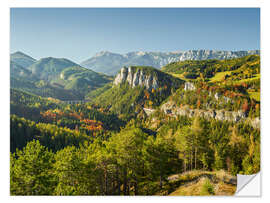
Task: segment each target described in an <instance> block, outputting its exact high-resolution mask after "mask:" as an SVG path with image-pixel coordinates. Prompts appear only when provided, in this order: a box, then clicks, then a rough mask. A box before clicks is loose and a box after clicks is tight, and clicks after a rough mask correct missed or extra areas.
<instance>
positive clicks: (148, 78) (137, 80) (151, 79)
mask: <svg viewBox="0 0 270 203" xmlns="http://www.w3.org/2000/svg"><path fill="white" fill-rule="evenodd" d="M124 82H127V83H128V84H129V85H130V86H132V87H136V86H145V87H146V89H148V90H151V89H157V88H159V86H160V85H159V83H158V78H157V77H156V76H154V75H152V74H147V73H146V72H145V71H144V70H143V69H136V68H132V67H129V68H126V67H123V68H121V70H120V73H118V74H117V75H116V77H115V80H114V82H113V84H114V85H118V84H121V83H124Z"/></svg>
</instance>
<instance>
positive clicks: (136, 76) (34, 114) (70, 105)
mask: <svg viewBox="0 0 270 203" xmlns="http://www.w3.org/2000/svg"><path fill="white" fill-rule="evenodd" d="M48 60H49V61H51V62H46V63H45V62H44V63H43V62H42V61H43V60H41V61H38V63H37V62H35V63H34V64H32V65H31V66H29V67H31V68H29V67H28V68H24V67H22V66H20V65H16V64H13V62H12V65H13V70H14V73H12V75H11V84H12V85H11V87H12V88H11V92H10V93H11V95H10V97H11V98H10V105H11V109H10V111H11V117H10V125H11V138H10V140H11V142H10V157H11V158H10V191H11V195H233V194H234V192H235V190H236V174H239V173H240V174H254V173H257V172H258V171H260V57H259V56H257V55H251V56H245V57H242V58H235V59H230V60H202V61H201V60H192V61H183V62H173V63H171V64H168V65H166V66H165V67H163V68H162V69H161V70H157V69H155V68H153V67H148V66H130V67H123V68H122V69H121V70H120V71H119V72H118V74H117V75H116V77H114V78H112V77H109V76H106V75H103V74H99V73H95V72H93V71H91V70H87V69H85V68H83V67H81V66H78V65H74V64H71V66H70V64H68V65H63V64H66V62H67V61H66V60H64V61H62V60H60V61H61V64H62V65H61V66H59V69H57V67H58V66H57V65H56V64H57V62H58V59H48ZM41 62H42V63H41ZM62 62H63V63H62ZM41 64H42V66H41ZM45 64H46V65H45ZM16 70H20V72H22V73H21V74H20V73H19V72H18V71H16ZM32 71H33V72H32ZM37 72H38V73H39V74H36V73H37ZM40 74H41V75H42V79H41V78H40V77H39V75H40ZM29 78H33V79H29ZM36 78H37V79H36ZM34 84H35V86H33V85H34ZM13 87H16V88H13ZM45 87H46V88H47V90H48V92H50V91H55V92H54V94H49V93H42V91H41V90H42V88H43V89H45ZM56 90H57V91H56ZM76 94H77V95H78V96H77V95H76ZM85 98H87V99H88V101H85V100H84V99H85ZM65 100H66V101H65ZM77 100H79V101H78V102H77ZM72 101H73V102H72Z"/></svg>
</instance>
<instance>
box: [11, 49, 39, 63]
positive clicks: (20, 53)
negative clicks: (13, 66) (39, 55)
mask: <svg viewBox="0 0 270 203" xmlns="http://www.w3.org/2000/svg"><path fill="white" fill-rule="evenodd" d="M11 57H25V58H29V59H32V60H35V61H36V59H34V58H33V57H31V56H29V55H27V54H25V53H23V52H21V51H16V52H14V53H12V54H11Z"/></svg>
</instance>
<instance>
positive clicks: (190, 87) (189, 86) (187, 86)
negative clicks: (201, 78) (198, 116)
mask: <svg viewBox="0 0 270 203" xmlns="http://www.w3.org/2000/svg"><path fill="white" fill-rule="evenodd" d="M184 90H185V91H188V90H190V91H192V90H196V87H195V85H194V84H193V83H191V82H186V83H185V87H184Z"/></svg>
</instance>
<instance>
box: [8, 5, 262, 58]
mask: <svg viewBox="0 0 270 203" xmlns="http://www.w3.org/2000/svg"><path fill="white" fill-rule="evenodd" d="M10 20H11V21H10V23H11V25H10V30H11V32H10V33H11V44H10V49H11V50H10V51H11V52H15V51H22V52H24V53H26V54H29V55H31V56H32V57H34V58H36V59H39V58H42V57H48V56H53V57H64V58H69V59H71V60H73V61H75V62H77V63H79V62H82V61H83V60H85V59H88V58H89V57H91V56H93V55H94V54H95V53H96V52H100V51H104V50H106V51H111V52H116V53H126V52H130V51H177V50H192V49H214V50H253V49H260V10H259V9H258V8H209V9H208V8H173V9H170V8H167V9H164V8H160V9H154V8H152V9H151V8H147V9H140V8H132V9H127V8H125V9H113V8H107V9H106V8H12V9H11V19H10Z"/></svg>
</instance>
